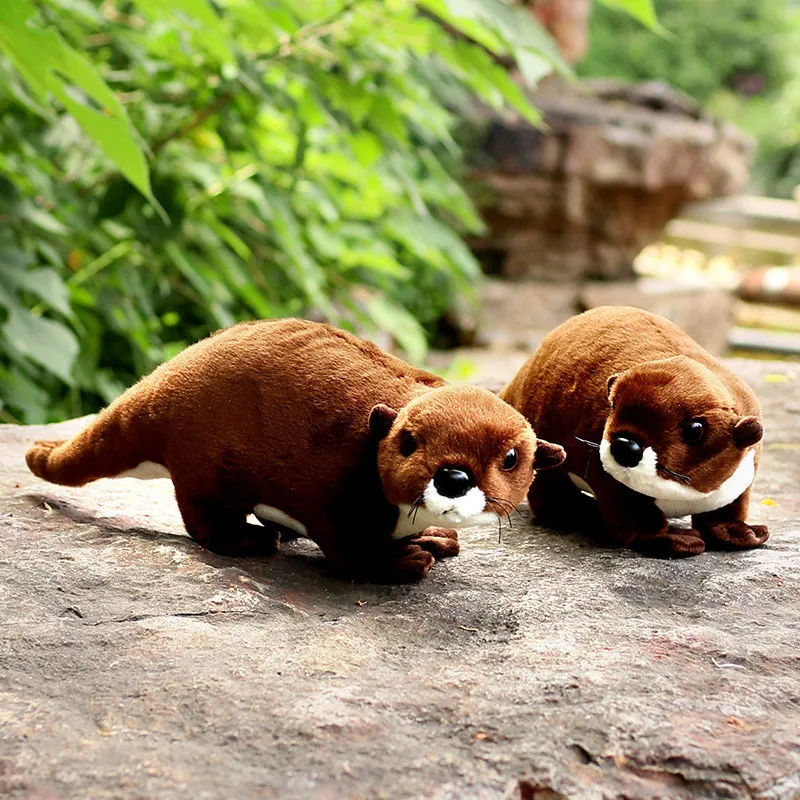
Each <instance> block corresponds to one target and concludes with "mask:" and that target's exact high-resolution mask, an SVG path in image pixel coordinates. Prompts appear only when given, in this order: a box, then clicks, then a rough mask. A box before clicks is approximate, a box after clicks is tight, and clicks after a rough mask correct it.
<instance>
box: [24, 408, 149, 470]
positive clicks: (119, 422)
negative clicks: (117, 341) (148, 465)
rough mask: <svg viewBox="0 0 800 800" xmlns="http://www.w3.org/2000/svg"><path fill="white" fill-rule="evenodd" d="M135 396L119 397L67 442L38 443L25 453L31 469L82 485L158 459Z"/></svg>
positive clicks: (147, 426)
mask: <svg viewBox="0 0 800 800" xmlns="http://www.w3.org/2000/svg"><path fill="white" fill-rule="evenodd" d="M126 399H127V402H125V400H126ZM132 399H133V398H125V397H124V396H123V397H121V398H119V399H118V400H117V401H116V402H115V403H113V404H112V405H111V406H109V407H108V408H107V409H106V410H105V411H102V412H101V413H100V414H99V415H98V417H97V418H96V419H95V420H94V421H93V422H92V424H91V425H89V427H88V428H86V429H84V430H83V431H81V432H80V433H79V434H77V436H74V437H73V438H72V439H69V440H68V441H50V442H36V443H35V444H34V445H33V447H31V448H30V450H28V452H27V453H26V454H25V460H26V461H27V462H28V468H29V469H30V471H31V472H32V473H33V474H34V475H36V476H37V477H39V478H44V480H46V481H50V482H51V483H60V484H63V485H64V486H81V485H83V484H84V483H89V482H90V481H95V480H97V479H98V478H112V477H114V476H115V475H119V474H120V473H121V472H125V471H127V470H129V469H133V468H134V467H136V466H137V465H138V464H140V463H141V462H142V461H148V460H155V459H156V458H157V456H156V455H155V454H154V452H153V451H154V449H155V448H154V446H153V445H154V441H153V431H152V426H151V425H148V424H147V421H146V416H145V418H144V419H143V416H144V415H140V414H138V413H136V412H137V410H138V409H136V408H135V407H136V406H137V405H138V403H132V402H130V401H131V400H132ZM121 401H122V402H121Z"/></svg>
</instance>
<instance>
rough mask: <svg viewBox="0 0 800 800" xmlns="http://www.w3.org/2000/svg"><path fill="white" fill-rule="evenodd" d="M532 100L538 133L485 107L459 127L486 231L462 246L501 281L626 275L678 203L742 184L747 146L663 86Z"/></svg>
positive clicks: (562, 91)
mask: <svg viewBox="0 0 800 800" xmlns="http://www.w3.org/2000/svg"><path fill="white" fill-rule="evenodd" d="M532 101H533V104H534V105H535V106H536V107H537V108H538V109H539V110H540V111H541V112H542V115H543V118H544V122H545V124H546V126H547V127H546V128H543V129H540V128H536V127H534V126H533V125H531V124H530V123H529V122H527V121H525V120H523V119H522V118H521V117H519V116H518V115H515V114H506V115H504V116H502V117H500V116H498V115H496V114H495V113H494V112H492V111H489V110H488V109H477V110H475V112H474V113H473V114H472V115H471V118H470V119H469V121H468V124H469V125H470V127H471V129H472V130H473V131H474V132H475V136H476V137H477V139H478V141H477V143H476V144H475V146H474V147H473V161H474V165H475V166H474V170H473V173H472V178H473V179H474V182H475V190H474V196H475V199H476V201H477V202H478V204H479V205H480V206H481V210H482V214H483V217H484V219H485V221H486V223H487V226H488V229H489V230H488V234H487V235H486V236H485V237H483V238H480V239H475V240H473V241H472V242H471V244H472V246H473V248H474V249H475V251H476V252H477V253H478V255H479V256H481V257H482V258H483V260H484V262H485V264H486V265H487V268H488V269H489V270H490V271H494V272H497V273H498V274H500V275H502V276H503V277H506V278H511V279H515V280H516V279H522V278H535V279H540V280H550V281H576V280H580V279H583V278H592V279H614V278H628V277H631V276H632V275H633V259H634V257H635V256H636V255H637V254H638V253H639V252H640V251H641V250H642V248H643V247H644V246H645V245H647V244H649V243H651V242H653V241H655V240H657V239H658V238H659V237H660V236H661V234H662V232H663V229H664V226H665V225H666V223H667V222H669V220H671V219H673V218H674V217H676V216H678V215H679V213H680V211H681V209H682V207H683V206H684V204H686V203H688V202H690V201H694V200H701V199H707V198H711V197H719V196H724V195H729V194H733V193H735V192H737V191H739V190H740V189H742V187H743V186H744V185H745V183H746V181H747V177H748V168H749V162H750V156H751V153H752V147H753V145H752V141H751V139H750V138H749V137H747V136H746V135H745V134H743V133H742V132H741V131H739V130H738V129H737V128H735V127H734V126H733V125H732V124H730V123H727V122H720V121H717V120H714V119H712V118H710V117H708V116H707V115H705V114H704V113H703V112H702V111H701V110H700V109H699V108H698V106H697V105H696V104H695V103H694V101H692V100H691V99H690V98H688V97H686V96H685V95H682V94H680V93H679V92H677V91H675V90H673V89H670V88H669V87H667V86H665V85H663V84H658V83H655V84H654V83H648V84H638V85H636V84H633V85H630V84H625V83H623V82H620V81H610V80H604V81H599V80H595V81H588V82H586V83H582V84H580V85H577V86H575V85H571V84H568V83H566V82H565V81H564V80H563V79H561V78H558V77H554V78H550V79H548V80H545V81H543V83H542V84H541V86H540V88H539V90H538V91H537V92H536V93H535V94H534V95H533V96H532Z"/></svg>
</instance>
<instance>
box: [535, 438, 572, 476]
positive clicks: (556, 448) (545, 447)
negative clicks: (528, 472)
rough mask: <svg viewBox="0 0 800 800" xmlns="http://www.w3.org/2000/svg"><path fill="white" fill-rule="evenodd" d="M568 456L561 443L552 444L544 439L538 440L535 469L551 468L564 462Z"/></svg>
mask: <svg viewBox="0 0 800 800" xmlns="http://www.w3.org/2000/svg"><path fill="white" fill-rule="evenodd" d="M566 457H567V454H566V452H565V451H564V448H563V447H562V446H561V445H560V444H551V443H550V442H546V441H545V440H544V439H537V440H536V453H535V454H534V456H533V468H534V469H549V468H550V467H557V466H558V465H559V464H563V463H564V459H565V458H566Z"/></svg>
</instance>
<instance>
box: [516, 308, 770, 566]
mask: <svg viewBox="0 0 800 800" xmlns="http://www.w3.org/2000/svg"><path fill="white" fill-rule="evenodd" d="M501 397H502V398H503V399H505V400H507V401H508V402H509V403H511V405H513V406H514V407H515V408H517V409H519V410H520V411H521V412H522V413H523V414H524V415H525V416H526V418H527V419H528V420H529V422H530V423H531V424H532V425H533V427H534V428H535V430H536V432H537V434H539V435H541V436H543V437H544V438H545V439H548V440H549V441H552V442H556V443H558V444H561V445H562V446H563V447H564V448H565V449H566V451H567V460H566V462H565V463H564V464H563V465H562V466H561V467H559V468H558V469H555V470H552V471H550V472H548V473H546V474H545V475H543V476H541V477H540V478H539V479H538V480H537V481H536V482H535V483H534V484H533V486H532V487H531V490H530V493H529V500H530V504H531V509H532V510H533V512H534V515H535V516H536V517H537V518H538V519H540V520H541V521H542V522H543V523H545V524H550V525H554V526H559V527H561V526H573V525H576V524H577V525H581V526H585V525H587V524H592V523H593V522H596V516H597V512H599V516H600V518H601V519H602V522H603V523H604V524H605V528H606V532H607V533H608V535H609V536H610V538H611V539H612V540H613V541H614V542H616V543H617V544H620V545H626V546H630V547H633V548H636V549H638V550H641V551H644V552H647V553H651V554H654V555H672V556H682V555H693V554H696V553H701V552H703V550H705V549H706V547H717V548H746V547H757V546H758V545H760V544H762V543H763V542H765V541H766V539H767V537H768V535H769V534H768V531H767V528H766V527H764V526H762V525H749V524H748V523H747V521H746V520H747V511H748V505H749V499H750V487H751V484H752V482H753V478H754V476H755V473H756V469H757V468H758V461H759V457H760V454H761V444H760V442H761V438H762V433H763V432H762V427H761V420H760V409H759V405H758V401H757V400H756V397H755V395H754V394H753V392H752V391H751V389H750V388H749V387H748V386H747V384H745V383H744V381H742V380H741V379H740V378H738V377H737V376H736V375H734V373H733V372H731V371H730V370H729V369H728V368H727V367H725V366H724V365H723V364H722V363H721V362H719V361H717V360H716V359H715V358H713V357H712V356H711V355H710V354H709V353H707V352H706V351H705V350H704V349H703V348H702V347H700V345H698V344H697V343H696V342H695V341H694V340H692V339H691V338H690V337H689V336H688V335H687V334H685V333H684V332H683V331H682V330H681V329H680V328H678V327H677V326H676V325H674V324H673V323H672V322H669V321H668V320H666V319H664V318H663V317H659V316H656V315H655V314H651V313H648V312H646V311H642V310H640V309H636V308H627V307H604V308H598V309H595V310H592V311H587V312H586V313H584V314H581V315H579V316H577V317H573V318H572V319H570V320H568V321H567V322H565V323H564V324H563V325H561V326H559V327H558V328H556V329H555V330H554V331H552V332H551V333H550V334H549V335H548V336H547V337H546V338H545V339H544V341H543V342H542V344H541V346H540V347H539V349H538V350H537V351H536V353H535V354H534V355H533V356H532V357H531V358H530V359H529V361H528V362H527V363H526V364H525V365H524V366H523V367H522V369H521V370H520V372H519V373H518V374H517V376H516V377H515V378H514V380H513V381H512V382H511V384H510V385H509V386H508V387H507V388H506V389H505V390H504V391H503V392H502V394H501ZM589 495H593V496H594V498H595V501H596V502H595V501H592V500H589V499H588V496H589ZM689 515H690V516H691V520H692V527H691V528H690V529H686V528H681V527H673V526H671V525H670V524H669V520H670V519H672V518H678V517H684V516H689Z"/></svg>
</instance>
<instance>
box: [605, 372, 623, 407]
mask: <svg viewBox="0 0 800 800" xmlns="http://www.w3.org/2000/svg"><path fill="white" fill-rule="evenodd" d="M619 375H620V374H619V372H615V373H614V374H613V375H611V376H609V378H608V380H607V381H606V397H608V402H609V403H610V402H611V390H612V389H613V388H614V384H615V383H616V382H617V378H619Z"/></svg>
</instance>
